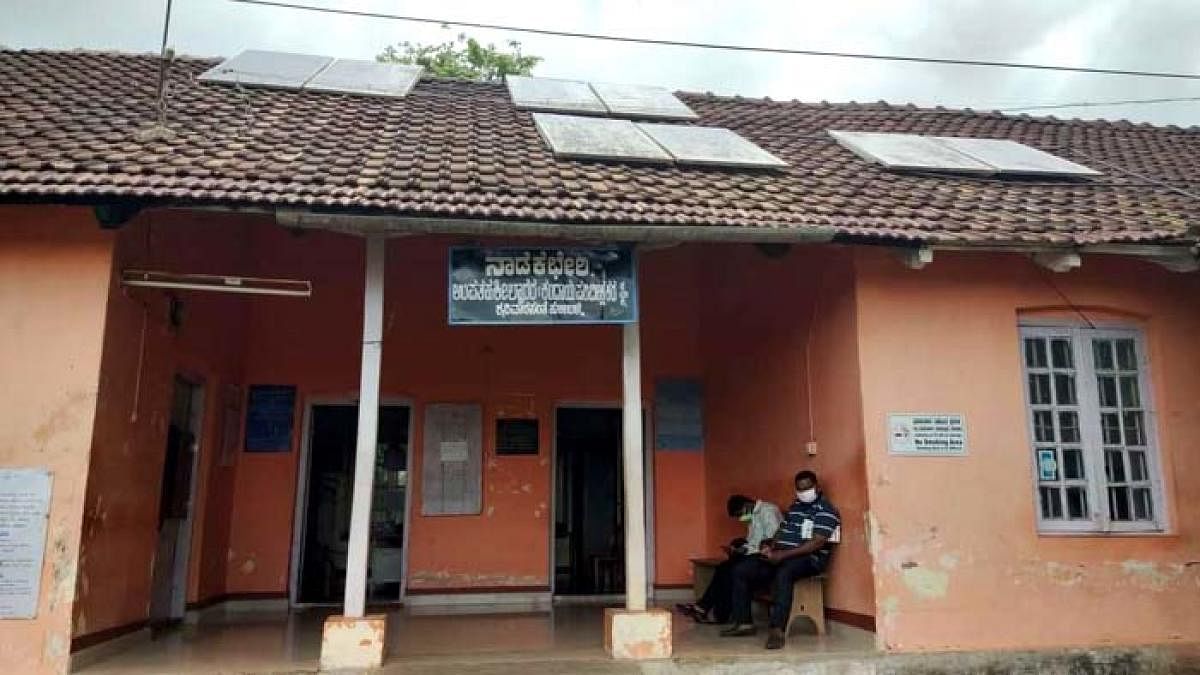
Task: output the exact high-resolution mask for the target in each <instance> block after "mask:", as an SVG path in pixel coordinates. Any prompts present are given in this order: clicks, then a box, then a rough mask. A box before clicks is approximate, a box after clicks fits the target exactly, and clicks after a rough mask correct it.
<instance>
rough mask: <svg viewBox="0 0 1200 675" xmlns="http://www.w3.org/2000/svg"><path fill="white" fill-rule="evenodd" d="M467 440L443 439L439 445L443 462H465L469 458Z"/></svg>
mask: <svg viewBox="0 0 1200 675" xmlns="http://www.w3.org/2000/svg"><path fill="white" fill-rule="evenodd" d="M468 448H469V445H468V444H467V442H466V441H442V442H441V445H440V447H439V450H440V451H441V460H442V461H443V462H465V461H467V459H468V458H469V456H470V455H469V454H468Z"/></svg>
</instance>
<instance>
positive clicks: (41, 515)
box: [0, 469, 51, 619]
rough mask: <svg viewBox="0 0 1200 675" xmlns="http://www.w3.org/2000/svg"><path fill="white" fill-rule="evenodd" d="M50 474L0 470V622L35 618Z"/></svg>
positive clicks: (48, 508) (44, 544)
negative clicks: (1, 620) (2, 620)
mask: <svg viewBox="0 0 1200 675" xmlns="http://www.w3.org/2000/svg"><path fill="white" fill-rule="evenodd" d="M50 481H51V479H50V472H49V471H47V470H45V469H0V619H32V618H34V617H36V616H37V607H38V595H39V593H40V591H41V581H42V558H43V557H44V556H45V553H46V520H47V518H48V517H49V515H50Z"/></svg>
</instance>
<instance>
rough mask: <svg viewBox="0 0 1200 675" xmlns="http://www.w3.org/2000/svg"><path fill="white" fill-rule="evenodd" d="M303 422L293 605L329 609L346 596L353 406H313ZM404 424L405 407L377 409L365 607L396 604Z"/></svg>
mask: <svg viewBox="0 0 1200 675" xmlns="http://www.w3.org/2000/svg"><path fill="white" fill-rule="evenodd" d="M309 423H310V425H311V426H310V429H309V450H308V476H307V484H308V489H307V503H306V504H305V507H304V525H303V527H304V533H303V537H302V538H301V542H302V543H301V552H300V564H299V574H298V583H297V586H298V587H297V592H296V600H297V602H301V603H312V604H337V603H340V602H342V601H343V596H344V594H345V591H346V546H347V542H348V541H349V539H350V500H351V493H352V492H353V488H354V451H355V445H356V443H357V434H358V406H357V405H354V404H331V405H314V406H313V408H312V417H311V420H310V422H309ZM408 425H409V410H408V407H406V406H389V405H385V406H380V408H379V437H378V439H377V440H376V453H375V488H374V492H373V495H372V499H371V544H370V552H369V554H368V565H367V602H398V601H399V600H400V592H401V584H402V581H403V572H404V569H403V568H404V564H403V562H404V556H403V551H404V548H403V546H404V527H405V515H406V514H405V508H406V503H407V501H406V495H407V491H408Z"/></svg>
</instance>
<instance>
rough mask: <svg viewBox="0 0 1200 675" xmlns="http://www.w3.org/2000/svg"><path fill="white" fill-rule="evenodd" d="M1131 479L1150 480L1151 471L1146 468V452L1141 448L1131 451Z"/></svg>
mask: <svg viewBox="0 0 1200 675" xmlns="http://www.w3.org/2000/svg"><path fill="white" fill-rule="evenodd" d="M1129 480H1131V481H1143V480H1150V472H1149V471H1148V470H1147V469H1146V453H1145V452H1142V451H1141V450H1132V451H1130V452H1129Z"/></svg>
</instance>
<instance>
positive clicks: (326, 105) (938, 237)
mask: <svg viewBox="0 0 1200 675" xmlns="http://www.w3.org/2000/svg"><path fill="white" fill-rule="evenodd" d="M213 63H214V61H212V60H201V59H191V58H183V59H178V60H177V61H176V62H175V64H174V65H173V67H172V71H171V78H170V86H169V93H170V96H169V110H168V111H167V120H168V125H169V128H170V129H171V131H172V132H173V133H171V134H169V135H167V136H166V137H162V136H161V135H156V134H154V133H147V129H152V128H153V122H154V121H155V119H156V116H157V113H156V107H155V100H156V96H155V92H156V85H157V80H158V72H159V60H158V58H157V57H156V56H153V55H127V54H115V53H97V52H52V51H0V200H6V201H22V200H25V201H32V200H50V201H55V200H59V201H62V200H69V201H104V200H112V199H115V198H122V197H129V198H138V199H144V200H147V201H150V202H154V203H176V204H226V205H243V206H262V207H267V208H283V207H301V208H311V209H314V210H326V211H329V210H334V211H337V210H341V211H353V212H356V213H389V214H401V215H411V216H429V217H443V218H445V217H449V218H479V219H500V220H504V219H511V220H524V221H554V222H561V223H605V224H646V225H675V224H689V225H725V226H746V227H771V228H779V227H789V228H805V227H812V226H830V227H833V228H835V229H836V231H837V232H838V233H839V234H840V235H841V236H842V237H844V238H848V239H855V240H861V239H877V238H884V239H918V240H925V241H931V242H963V243H999V242H1004V243H1061V244H1076V243H1080V244H1082V243H1102V242H1178V241H1184V240H1189V241H1191V240H1194V239H1195V232H1194V231H1193V232H1192V234H1190V235H1189V234H1188V228H1189V226H1192V225H1194V224H1196V223H1197V222H1198V221H1200V201H1198V200H1197V199H1196V198H1195V197H1193V196H1188V195H1187V194H1183V193H1181V191H1182V192H1184V193H1189V192H1190V193H1191V194H1195V193H1196V192H1200V172H1198V170H1200V130H1197V129H1195V128H1192V129H1179V128H1174V127H1151V126H1147V125H1133V124H1130V123H1127V122H1117V123H1113V122H1081V121H1063V120H1055V119H1053V118H1029V117H1011V116H1003V115H1000V114H997V113H975V112H971V111H951V110H942V109H937V110H930V109H917V108H914V107H904V106H889V105H886V104H865V105H864V104H838V105H830V104H808V103H796V102H790V103H789V102H773V101H767V100H758V99H743V98H725V97H716V96H711V95H701V94H682V95H681V96H682V98H683V99H684V100H685V101H686V102H687V103H688V105H690V106H691V107H692V108H693V109H694V110H696V111H697V112H698V113H699V114H700V123H701V124H706V125H713V126H725V127H728V128H730V129H733V130H735V131H737V132H738V133H740V134H742V135H743V136H745V137H747V138H749V139H750V140H752V141H754V142H755V143H758V144H759V145H761V146H762V147H764V148H765V149H767V150H769V151H770V152H772V153H774V154H776V155H777V156H779V157H782V158H783V159H785V160H787V161H788V162H789V163H790V165H791V166H790V167H789V168H787V169H786V170H782V171H771V170H733V169H719V168H682V167H674V166H670V167H663V166H639V165H632V164H621V163H602V162H593V161H570V160H560V159H555V157H554V156H553V155H552V154H551V152H550V151H549V150H548V149H547V148H546V147H545V146H544V145H543V143H542V141H541V139H540V138H539V137H538V133H537V131H536V129H535V128H534V124H533V121H532V119H531V116H530V114H529V113H528V112H523V111H519V110H516V109H515V108H514V107H513V106H512V104H511V102H510V100H509V97H508V94H507V91H506V89H505V88H504V87H503V85H498V84H480V83H470V82H462V81H449V80H436V79H426V80H423V81H422V82H420V83H419V84H418V85H417V87H416V88H415V89H414V90H413V92H412V93H411V94H409V96H408V97H407V98H404V99H400V100H396V99H390V98H366V97H351V96H344V95H339V94H327V93H316V92H294V91H279V90H263V89H245V90H238V89H235V88H231V87H229V86H221V85H209V84H200V83H198V82H196V81H195V79H194V77H195V75H197V74H198V73H200V72H202V71H204V70H205V69H206V68H208V67H209V66H211V65H212V64H213ZM827 129H846V130H864V131H892V132H914V133H922V134H938V135H949V136H979V137H988V138H1009V139H1013V140H1017V141H1020V142H1023V143H1026V144H1029V145H1032V146H1035V147H1039V148H1042V149H1044V150H1047V151H1051V152H1055V153H1057V154H1060V155H1062V156H1064V157H1066V158H1068V159H1072V160H1075V161H1078V162H1080V163H1083V164H1088V165H1091V166H1093V167H1094V168H1097V169H1100V170H1102V171H1104V172H1105V175H1104V176H1102V177H1100V178H1099V179H1096V180H1091V181H1086V182H1069V181H1061V180H1057V181H1056V180H1047V179H1040V180H1028V181H1021V180H1013V179H1004V180H997V179H981V178H964V177H948V176H934V175H911V174H910V175H904V174H897V173H889V172H887V171H885V170H882V169H880V168H878V167H876V166H873V165H871V164H869V163H867V162H865V161H863V160H862V159H860V158H858V157H856V156H855V155H854V154H852V153H851V152H849V151H848V150H845V149H843V148H842V147H840V146H838V145H837V144H836V143H834V142H833V141H832V140H830V139H828V138H827V137H826V136H825V134H824V132H825V130H827ZM1168 186H1169V187H1168ZM1171 188H1175V189H1174V190H1173V189H1171Z"/></svg>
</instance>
